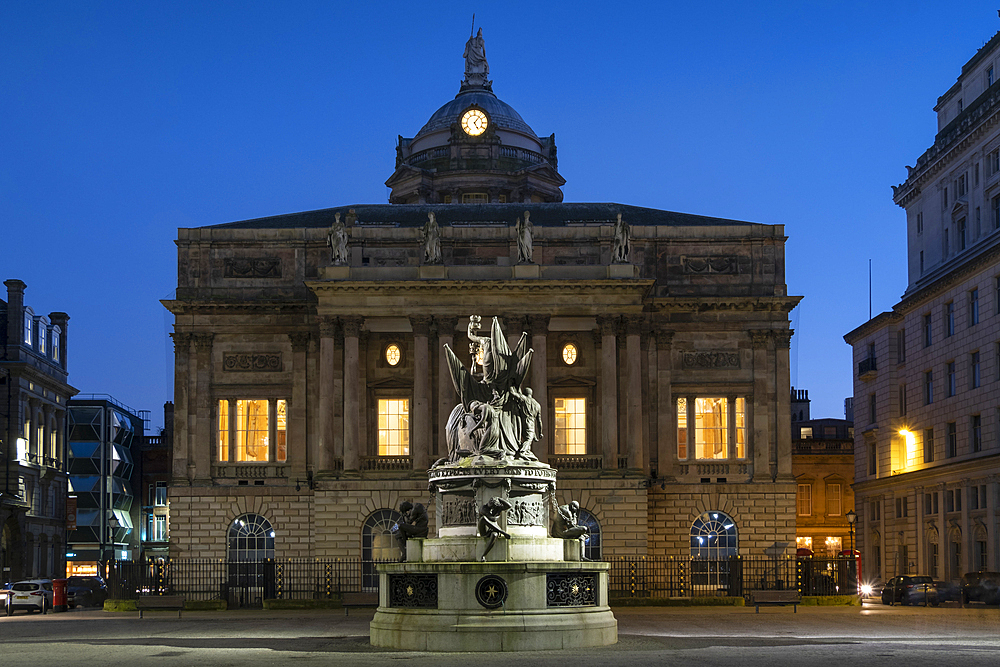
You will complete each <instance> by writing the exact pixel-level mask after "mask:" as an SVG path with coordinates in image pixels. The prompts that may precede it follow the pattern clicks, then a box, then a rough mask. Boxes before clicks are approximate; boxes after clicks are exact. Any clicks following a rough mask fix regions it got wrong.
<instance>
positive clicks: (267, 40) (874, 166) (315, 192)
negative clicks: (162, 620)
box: [0, 0, 1000, 429]
mask: <svg viewBox="0 0 1000 667" xmlns="http://www.w3.org/2000/svg"><path fill="white" fill-rule="evenodd" d="M478 4H479V5H480V6H478V7H477V6H476V5H477V3H467V2H464V3H447V4H446V3H423V2H419V3H394V2H384V3H336V2H286V3H274V2H204V1H199V2H190V3H186V2H156V3H153V2H145V3H143V2H134V1H132V2H97V1H94V2H70V1H68V0H67V1H64V2H44V1H41V0H31V1H28V0H20V1H18V0H9V1H8V2H5V3H3V5H2V7H0V91H2V93H0V94H2V98H0V100H2V102H0V232H2V233H0V239H2V252H0V267H2V270H0V280H4V279H7V278H20V279H21V280H24V281H25V282H26V283H27V284H28V290H27V293H26V303H27V304H28V305H30V306H32V307H33V308H34V310H35V311H36V312H38V313H46V314H47V313H49V312H51V311H55V310H63V311H66V312H68V313H69V314H70V317H71V321H70V328H69V336H70V338H69V340H70V350H69V355H68V359H69V363H70V382H71V384H73V385H74V386H75V387H77V388H78V389H80V390H81V391H82V392H84V393H110V394H112V395H114V396H115V397H116V398H118V399H119V400H120V401H122V402H124V403H125V404H127V405H130V406H132V407H134V408H136V409H149V410H152V412H153V422H152V426H153V428H154V429H155V428H157V427H159V426H161V425H162V410H161V406H162V404H163V403H164V401H167V400H172V385H171V377H172V368H171V366H170V364H171V363H172V361H171V360H172V355H173V348H172V345H171V343H170V341H169V339H168V337H167V333H168V331H169V326H170V323H169V319H168V317H167V313H166V311H165V310H164V309H163V308H162V306H161V305H160V304H159V299H162V298H165V297H169V296H170V294H171V292H172V291H173V290H174V288H175V286H176V251H175V246H174V243H173V240H174V239H175V238H176V229H177V228H178V227H196V226H201V225H211V224H218V223H223V222H230V221H234V220H242V219H246V218H256V217H262V216H267V215H275V214H280V213H289V212H294V211H302V210H311V209H318V208H328V207H332V206H342V205H346V204H351V203H384V202H386V201H387V191H386V188H385V186H384V182H385V180H386V179H387V178H388V177H389V175H390V174H391V173H392V170H393V167H394V164H395V162H394V161H395V143H396V135H397V134H402V135H404V136H409V137H412V136H413V135H414V134H415V133H416V132H417V130H419V129H420V127H421V126H422V125H423V123H424V122H425V121H426V120H427V118H428V117H429V116H430V115H431V114H432V113H433V112H434V110H435V109H437V107H439V106H440V105H442V104H444V103H445V102H446V101H448V100H450V99H451V98H452V97H453V96H454V95H455V93H457V92H458V85H459V81H460V80H461V77H462V72H463V61H462V50H463V48H464V44H465V40H466V39H467V38H468V36H469V30H470V26H471V20H472V16H471V12H472V11H476V12H477V14H476V25H477V27H480V26H481V27H482V28H483V36H484V37H485V38H486V53H487V57H488V58H489V63H490V74H491V76H492V78H493V82H494V84H493V88H494V91H495V92H496V93H497V95H498V96H499V97H500V98H501V99H502V100H504V101H505V102H507V103H509V104H510V105H512V106H513V107H514V108H515V109H517V110H518V111H519V112H520V114H521V116H522V117H523V118H524V120H525V121H526V122H527V123H528V124H529V125H530V126H531V127H532V128H533V129H534V130H535V132H536V133H537V134H539V135H548V134H550V133H552V132H555V133H556V140H557V143H558V146H559V168H560V172H561V173H562V175H563V176H564V177H565V178H566V179H567V184H566V186H565V187H564V188H563V191H564V193H565V199H566V201H587V202H618V203H627V204H634V205H638V206H647V207H653V208H662V209H667V210H674V211H683V212H688V213H698V214H703V215H709V216H718V217H724V218H735V219H739V220H750V221H755V222H764V223H777V224H784V225H785V232H786V234H787V235H788V237H789V239H788V244H787V247H786V252H787V276H786V277H787V282H788V288H789V293H790V294H796V295H802V296H804V297H805V299H804V300H803V301H802V303H801V304H800V305H799V307H798V308H797V309H796V310H795V311H793V313H792V319H793V327H794V328H795V330H796V335H795V337H794V342H793V347H792V353H793V360H792V383H793V385H795V386H796V387H800V388H804V389H808V390H809V392H810V397H811V398H812V399H813V416H814V417H823V416H832V417H841V416H842V414H843V399H844V398H845V397H846V396H849V395H850V394H851V391H852V387H851V357H850V349H849V348H848V347H847V345H846V344H845V343H844V342H843V338H842V337H843V335H844V334H845V333H846V332H848V331H850V330H851V329H853V328H854V327H856V326H858V325H859V324H861V323H863V322H864V321H865V320H866V319H867V318H868V307H869V304H868V260H869V258H871V259H873V260H874V267H875V277H874V290H873V295H874V296H873V302H874V306H873V308H874V312H875V313H878V312H881V311H883V310H887V309H889V308H891V306H892V305H893V304H894V303H895V302H896V301H897V300H898V299H899V296H900V295H901V294H902V292H903V290H904V289H905V287H906V275H905V262H904V253H905V237H904V214H903V211H902V209H899V208H897V207H896V206H895V205H893V203H892V199H891V190H890V187H889V186H890V185H892V184H898V183H899V182H901V181H902V180H903V179H904V178H905V175H906V170H905V169H904V165H906V164H914V162H915V161H916V158H917V156H918V155H920V154H921V153H922V152H923V151H924V150H925V149H926V148H927V147H928V146H930V145H931V143H932V142H933V138H934V133H935V131H936V120H935V115H934V113H933V111H932V108H933V106H934V105H935V103H936V101H937V98H938V96H939V95H941V94H942V93H944V92H945V91H946V90H947V89H948V88H949V87H950V86H951V85H952V84H953V83H954V82H955V79H956V77H957V76H958V74H959V72H960V69H961V66H962V64H964V63H965V62H966V61H967V60H968V59H969V58H971V57H972V55H973V54H974V53H975V52H976V49H978V48H979V47H980V46H982V45H983V44H984V43H985V42H986V41H987V40H988V39H989V38H990V37H991V36H992V35H993V34H994V33H995V32H997V30H1000V19H998V18H997V10H996V3H995V2H993V3H989V2H964V3H954V2H926V3H924V2H919V1H912V2H835V3H822V4H820V3H798V2H785V3H780V2H774V3H747V2H738V3H736V2H734V3H719V2H714V3H689V2H655V3H654V2H649V3H627V2H619V3H606V2H580V1H577V2H571V3H565V4H562V3H559V4H555V3H553V4H551V5H550V4H549V3H538V2H532V3H514V2H504V3H478ZM762 4H763V5H765V6H764V7H761V6H760V5H762ZM348 5H350V7H349V8H344V7H346V6H348ZM692 5H697V6H692Z"/></svg>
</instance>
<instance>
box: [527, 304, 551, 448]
mask: <svg viewBox="0 0 1000 667" xmlns="http://www.w3.org/2000/svg"><path fill="white" fill-rule="evenodd" d="M528 327H529V329H530V330H531V349H532V350H534V353H533V354H532V357H531V385H530V386H531V393H532V395H533V396H534V399H535V400H536V401H538V404H539V405H540V406H541V407H542V432H541V433H539V434H538V438H539V439H538V440H537V441H536V442H535V443H534V445H533V446H532V451H533V452H534V453H535V456H536V457H538V460H539V461H541V462H542V463H546V462H547V461H548V460H549V443H548V440H547V439H546V437H545V434H546V433H550V434H551V433H552V428H551V427H550V425H549V424H548V421H549V414H550V412H549V365H548V362H549V355H548V332H549V316H548V315H532V316H530V317H529V318H528Z"/></svg>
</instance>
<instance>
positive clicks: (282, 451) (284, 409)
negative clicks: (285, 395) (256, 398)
mask: <svg viewBox="0 0 1000 667" xmlns="http://www.w3.org/2000/svg"><path fill="white" fill-rule="evenodd" d="M277 412H278V414H277V417H276V420H277V425H276V426H277V428H276V429H275V434H274V438H275V440H277V442H275V443H274V448H275V449H274V452H275V453H274V460H275V461H284V460H285V458H286V457H287V455H288V452H287V450H286V448H285V433H286V432H287V424H288V417H287V413H288V402H287V401H285V400H283V399H279V400H278V406H277Z"/></svg>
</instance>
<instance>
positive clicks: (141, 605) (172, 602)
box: [135, 595, 184, 618]
mask: <svg viewBox="0 0 1000 667" xmlns="http://www.w3.org/2000/svg"><path fill="white" fill-rule="evenodd" d="M135 606H136V608H137V609H138V610H139V618H142V612H143V610H146V609H150V610H153V609H156V610H164V609H165V610H171V611H172V610H174V609H176V610H177V618H180V617H181V611H183V610H184V596H183V595H140V596H139V599H138V600H136V602H135Z"/></svg>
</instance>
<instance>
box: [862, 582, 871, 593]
mask: <svg viewBox="0 0 1000 667" xmlns="http://www.w3.org/2000/svg"><path fill="white" fill-rule="evenodd" d="M861 594H862V595H871V594H872V587H871V586H870V585H869V584H862V585H861Z"/></svg>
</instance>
